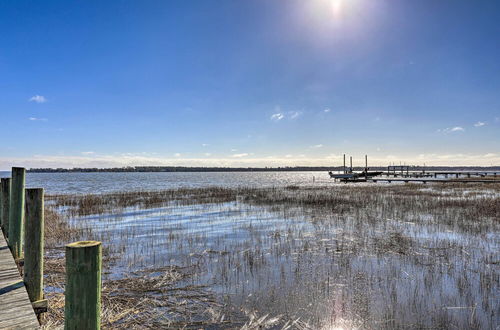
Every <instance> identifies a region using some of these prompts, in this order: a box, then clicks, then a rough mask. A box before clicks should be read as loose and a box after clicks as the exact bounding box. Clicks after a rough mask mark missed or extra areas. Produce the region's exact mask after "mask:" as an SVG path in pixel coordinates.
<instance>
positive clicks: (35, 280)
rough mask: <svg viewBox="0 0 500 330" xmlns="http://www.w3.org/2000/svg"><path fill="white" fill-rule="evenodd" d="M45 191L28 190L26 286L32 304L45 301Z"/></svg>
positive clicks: (25, 251)
mask: <svg viewBox="0 0 500 330" xmlns="http://www.w3.org/2000/svg"><path fill="white" fill-rule="evenodd" d="M43 230H44V223H43V189H42V188H35V189H26V226H25V231H24V233H25V235H24V284H25V285H26V289H27V291H28V296H29V297H30V300H31V302H35V303H36V302H41V301H42V300H43V238H44V234H43Z"/></svg>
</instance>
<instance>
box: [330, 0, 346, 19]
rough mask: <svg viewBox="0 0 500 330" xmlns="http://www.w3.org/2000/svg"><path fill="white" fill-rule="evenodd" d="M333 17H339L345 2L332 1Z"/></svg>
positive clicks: (342, 0) (341, 0)
mask: <svg viewBox="0 0 500 330" xmlns="http://www.w3.org/2000/svg"><path fill="white" fill-rule="evenodd" d="M330 5H331V7H332V13H333V17H339V16H340V14H341V13H342V8H343V7H344V0H330Z"/></svg>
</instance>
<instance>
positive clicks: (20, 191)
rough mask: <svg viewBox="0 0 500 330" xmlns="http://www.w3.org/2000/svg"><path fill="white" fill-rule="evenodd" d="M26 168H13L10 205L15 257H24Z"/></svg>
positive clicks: (11, 236) (10, 237)
mask: <svg viewBox="0 0 500 330" xmlns="http://www.w3.org/2000/svg"><path fill="white" fill-rule="evenodd" d="M25 181H26V169H24V168H22V167H13V168H12V181H11V191H10V192H11V194H10V207H9V246H10V249H11V251H12V255H13V256H14V259H20V258H22V257H23V226H24V224H23V221H24V185H25Z"/></svg>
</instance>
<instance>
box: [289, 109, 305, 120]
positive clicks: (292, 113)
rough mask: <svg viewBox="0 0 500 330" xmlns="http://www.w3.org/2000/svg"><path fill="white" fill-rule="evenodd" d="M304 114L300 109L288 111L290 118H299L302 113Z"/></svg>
mask: <svg viewBox="0 0 500 330" xmlns="http://www.w3.org/2000/svg"><path fill="white" fill-rule="evenodd" d="M301 114H302V112H299V111H290V112H289V113H288V115H289V116H290V119H292V120H293V119H297V118H299V117H300V115H301Z"/></svg>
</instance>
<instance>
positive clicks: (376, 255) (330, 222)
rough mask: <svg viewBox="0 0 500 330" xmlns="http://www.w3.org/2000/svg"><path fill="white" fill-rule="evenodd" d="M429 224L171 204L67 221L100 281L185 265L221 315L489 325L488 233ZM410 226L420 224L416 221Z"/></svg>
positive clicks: (491, 249) (493, 282)
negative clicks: (107, 260)
mask: <svg viewBox="0 0 500 330" xmlns="http://www.w3.org/2000/svg"><path fill="white" fill-rule="evenodd" d="M431 217H432V216H431V215H413V219H412V218H406V219H405V220H404V221H400V220H398V219H383V221H371V222H370V221H367V220H366V217H365V216H363V215H358V217H354V216H339V215H336V214H331V213H326V212H322V213H317V212H316V213H310V212H306V211H305V210H303V209H301V208H290V207H286V208H285V207H274V208H269V207H261V206H254V205H248V204H245V203H242V202H230V203H221V204H203V205H188V206H185V205H176V204H175V203H172V204H169V205H167V206H165V207H161V208H155V209H148V210H140V209H135V208H131V209H126V210H125V211H123V212H122V213H119V214H115V215H101V216H89V217H83V218H79V219H74V220H73V223H74V224H76V225H77V226H80V227H87V228H92V231H93V233H92V236H93V237H89V238H93V239H99V240H102V241H103V242H105V248H107V249H109V251H110V252H111V253H112V254H113V255H115V256H118V257H119V258H118V259H117V260H116V262H115V263H114V264H113V265H112V268H111V273H110V274H108V275H107V276H110V277H117V278H119V277H121V276H124V275H125V274H127V273H128V272H130V271H134V270H140V269H144V268H154V267H160V266H165V265H177V266H186V267H193V269H196V276H195V277H191V278H189V280H188V281H191V282H192V283H195V284H206V285H208V288H209V290H211V291H213V292H214V293H215V294H216V295H217V297H218V300H219V301H220V302H223V303H224V306H226V307H225V308H226V309H225V310H224V312H225V313H226V314H227V317H228V318H238V315H241V310H242V309H243V310H249V311H257V313H258V314H259V315H265V314H270V315H271V316H280V317H281V320H282V322H281V323H280V324H281V325H283V324H284V323H285V322H286V321H296V320H298V319H300V320H302V321H304V322H306V323H307V324H309V325H310V327H311V328H314V329H317V328H324V329H335V328H398V327H409V328H415V327H429V326H432V327H444V328H447V327H449V326H450V325H453V326H456V327H458V328H485V329H488V328H494V327H495V325H496V324H498V321H499V320H498V317H499V316H498V309H499V308H500V305H499V302H498V300H497V299H496V298H497V297H498V293H499V292H498V289H499V273H498V265H495V264H486V261H487V260H491V258H492V257H491V256H494V255H495V254H496V255H498V250H499V248H500V240H499V239H498V237H499V236H498V233H496V234H493V235H491V234H490V235H473V234H470V233H467V232H463V231H458V230H457V231H454V232H450V231H449V230H448V229H447V228H445V227H441V226H438V225H437V224H434V223H432V222H430V220H429V218H431ZM417 220H420V221H417Z"/></svg>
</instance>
